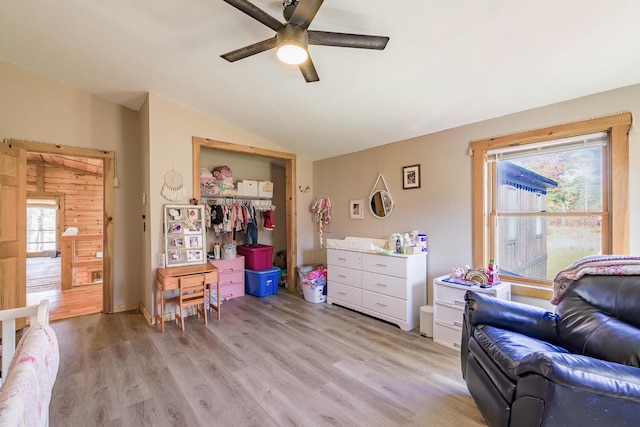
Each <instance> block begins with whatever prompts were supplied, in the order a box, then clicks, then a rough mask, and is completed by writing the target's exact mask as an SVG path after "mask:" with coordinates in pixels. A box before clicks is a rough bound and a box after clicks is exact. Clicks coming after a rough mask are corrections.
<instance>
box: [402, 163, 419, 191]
mask: <svg viewBox="0 0 640 427" xmlns="http://www.w3.org/2000/svg"><path fill="white" fill-rule="evenodd" d="M402 188H403V189H404V190H406V189H409V188H420V165H411V166H404V167H403V168H402Z"/></svg>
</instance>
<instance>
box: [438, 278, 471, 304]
mask: <svg viewBox="0 0 640 427" xmlns="http://www.w3.org/2000/svg"><path fill="white" fill-rule="evenodd" d="M465 292H467V289H456V288H452V287H450V286H446V285H441V284H436V287H435V302H436V303H439V302H441V303H443V304H449V305H456V306H458V307H464V294H465Z"/></svg>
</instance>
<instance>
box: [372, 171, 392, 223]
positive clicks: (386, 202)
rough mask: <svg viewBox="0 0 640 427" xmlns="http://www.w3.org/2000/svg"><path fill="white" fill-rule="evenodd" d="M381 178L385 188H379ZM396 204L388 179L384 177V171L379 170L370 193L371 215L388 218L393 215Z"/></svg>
mask: <svg viewBox="0 0 640 427" xmlns="http://www.w3.org/2000/svg"><path fill="white" fill-rule="evenodd" d="M380 180H382V184H383V185H384V190H382V189H378V184H379V183H380ZM394 206H395V203H394V202H393V197H391V192H390V191H389V186H388V185H387V181H386V180H385V179H384V175H382V172H378V178H377V179H376V183H375V184H373V188H372V189H371V194H370V195H369V210H370V211H371V215H373V216H374V218H377V219H383V218H386V217H388V216H389V215H391V212H393V207H394Z"/></svg>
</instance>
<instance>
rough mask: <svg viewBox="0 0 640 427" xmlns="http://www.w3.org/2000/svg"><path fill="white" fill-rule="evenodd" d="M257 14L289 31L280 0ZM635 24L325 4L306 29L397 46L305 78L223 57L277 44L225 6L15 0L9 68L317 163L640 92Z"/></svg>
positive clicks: (486, 7)
mask: <svg viewBox="0 0 640 427" xmlns="http://www.w3.org/2000/svg"><path fill="white" fill-rule="evenodd" d="M301 1H305V0H301ZM253 3H254V4H255V5H256V6H258V7H259V8H261V9H262V10H264V11H265V12H267V13H269V14H271V15H272V16H274V17H275V18H277V19H278V20H279V21H281V22H283V21H284V19H283V18H282V14H281V1H278V0H253ZM638 16H640V2H638V1H636V0H615V1H612V2H602V1H601V0H563V1H558V0H538V1H535V2H515V1H512V0H483V1H477V0H461V1H457V2H451V1H434V0H405V1H382V0H349V1H344V0H343V1H340V0H326V1H325V2H324V4H323V5H322V7H321V8H320V10H319V12H318V14H317V15H316V17H315V19H314V21H313V22H312V24H311V27H310V29H312V30H322V31H338V32H346V33H360V34H375V35H383V36H388V37H390V41H389V44H388V45H387V48H386V49H385V50H383V51H376V50H362V49H349V48H337V47H325V46H310V47H309V51H310V53H311V55H312V57H313V61H314V63H315V66H316V69H317V72H318V74H319V77H320V81H319V82H317V83H306V82H305V81H304V79H303V78H302V75H301V74H300V71H299V70H298V69H297V67H295V66H288V65H285V64H283V63H281V62H279V61H278V60H277V58H276V55H275V51H274V50H270V51H266V52H263V53H260V54H257V55H254V56H251V57H249V58H246V59H243V60H240V61H238V62H234V63H229V62H227V61H225V60H224V59H222V58H220V55H221V54H223V53H226V52H229V51H231V50H234V49H237V48H240V47H242V46H245V45H248V44H251V43H255V42H257V41H261V40H264V39H267V38H269V37H272V36H273V35H274V32H273V30H271V29H270V28H268V27H266V26H264V25H262V24H261V23H259V22H257V21H255V20H254V19H252V18H250V17H249V16H247V15H245V14H243V13H242V12H240V11H238V10H237V9H235V8H233V7H231V6H230V5H229V4H227V3H225V2H223V1H222V0H181V1H177V0H136V1H131V0H111V1H107V2H104V1H97V0H57V1H44V0H20V1H8V0H5V1H2V3H1V6H0V59H2V60H5V61H8V62H10V63H14V64H17V65H19V66H22V67H24V68H27V69H30V70H33V71H35V72H37V73H41V74H44V75H47V76H50V77H52V78H54V79H56V80H58V81H60V82H63V83H65V84H69V85H71V86H73V87H76V88H78V89H81V90H85V91H87V92H90V93H92V94H95V95H97V96H100V97H103V98H106V99H108V100H111V101H114V102H117V103H120V104H122V105H124V106H127V107H129V108H132V109H138V108H139V107H140V105H141V102H142V101H143V99H144V95H145V93H146V92H148V91H150V92H153V93H155V94H157V95H159V96H161V97H163V98H166V99H169V100H171V101H173V102H176V103H178V104H181V105H184V106H186V107H188V108H190V109H192V110H195V111H197V112H200V113H203V114H205V115H207V116H210V117H212V118H215V119H217V120H221V121H223V122H225V123H228V124H230V125H232V126H235V127H238V128H240V129H243V130H245V131H247V132H250V133H252V134H254V135H257V136H259V137H261V138H264V139H266V140H269V141H272V142H273V143H276V144H278V145H280V146H281V147H283V149H285V150H287V151H290V152H294V153H297V154H298V155H302V156H304V157H307V158H309V159H311V160H317V159H323V158H328V157H332V156H336V155H340V154H344V153H348V152H354V151H359V150H362V149H366V148H369V147H373V146H378V145H382V144H387V143H390V142H394V141H398V140H403V139H407V138H411V137H415V136H419V135H424V134H428V133H432V132H436V131H440V130H443V129H448V128H451V127H455V126H459V125H463V124H468V123H473V122H477V121H481V120H485V119H489V118H494V117H499V116H502V115H505V114H509V113H513V112H517V111H523V110H526V109H530V108H534V107H538V106H543V105H548V104H552V103H556V102H560V101H564V100H568V99H573V98H577V97H581V96H585V95H589V94H593V93H598V92H602V91H606V90H610V89H614V88H619V87H624V86H628V85H632V84H636V83H640V50H639V49H638V48H637V41H638V40H640V25H638V24H637V19H638ZM203 136H207V135H203Z"/></svg>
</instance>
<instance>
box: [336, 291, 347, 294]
mask: <svg viewBox="0 0 640 427" xmlns="http://www.w3.org/2000/svg"><path fill="white" fill-rule="evenodd" d="M338 293H339V294H340V295H346V294H347V293H346V292H342V291H340V292H338Z"/></svg>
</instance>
